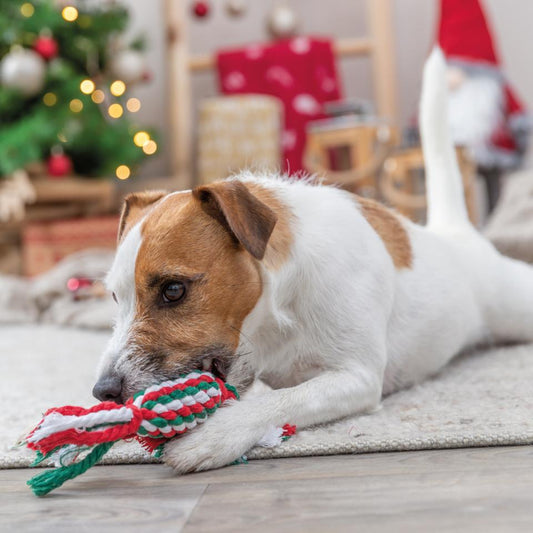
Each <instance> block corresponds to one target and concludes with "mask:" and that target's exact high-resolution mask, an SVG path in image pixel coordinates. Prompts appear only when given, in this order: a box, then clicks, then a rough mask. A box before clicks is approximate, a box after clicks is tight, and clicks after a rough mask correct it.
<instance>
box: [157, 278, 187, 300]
mask: <svg viewBox="0 0 533 533" xmlns="http://www.w3.org/2000/svg"><path fill="white" fill-rule="evenodd" d="M161 296H162V298H163V302H164V303H166V304H171V303H176V302H179V301H180V300H181V299H182V298H183V297H184V296H185V284H184V283H182V282H181V281H173V282H171V283H167V284H166V285H164V286H163V290H162V292H161Z"/></svg>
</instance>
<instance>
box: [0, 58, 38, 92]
mask: <svg viewBox="0 0 533 533" xmlns="http://www.w3.org/2000/svg"><path fill="white" fill-rule="evenodd" d="M45 76H46V63H45V61H44V60H43V58H42V57H41V56H40V55H39V54H37V53H36V52H34V51H33V50H28V49H26V48H20V49H16V50H12V51H11V52H9V53H8V54H6V55H5V56H4V58H3V59H2V61H1V62H0V81H1V83H2V85H4V86H5V87H8V88H10V89H16V90H19V91H20V92H21V93H22V94H24V95H25V96H33V95H35V94H37V93H38V92H39V91H40V90H41V89H42V88H43V85H44V78H45Z"/></svg>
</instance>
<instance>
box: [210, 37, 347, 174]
mask: <svg viewBox="0 0 533 533" xmlns="http://www.w3.org/2000/svg"><path fill="white" fill-rule="evenodd" d="M217 66H218V76H219V85H220V90H221V92H222V93H223V94H247V93H248V94H249V93H255V94H268V95H271V96H275V97H277V98H279V99H280V100H281V101H282V102H283V105H284V112H285V124H284V129H283V133H282V139H281V142H282V161H281V167H282V169H283V170H284V171H286V172H288V173H290V174H295V173H297V172H299V171H302V170H304V167H303V162H302V158H303V152H304V148H305V132H306V124H307V123H308V122H309V121H310V120H317V119H320V118H324V117H325V115H324V111H323V104H324V103H325V102H330V101H334V100H339V99H340V98H341V96H342V90H341V87H340V82H339V79H338V76H337V69H336V66H335V56H334V53H333V48H332V44H331V42H330V41H329V40H326V39H317V38H311V37H295V38H293V39H288V40H282V41H276V42H274V43H268V44H265V45H259V44H255V45H249V46H247V47H245V48H242V49H238V50H223V51H220V52H219V53H218V54H217Z"/></svg>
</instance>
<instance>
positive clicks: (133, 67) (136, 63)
mask: <svg viewBox="0 0 533 533" xmlns="http://www.w3.org/2000/svg"><path fill="white" fill-rule="evenodd" d="M110 68H111V72H112V74H113V76H114V77H115V78H116V79H118V80H122V81H123V82H124V83H125V84H126V85H131V84H133V83H138V82H139V81H141V80H142V79H143V77H144V75H145V73H146V71H147V68H146V59H145V57H144V55H143V54H142V53H141V52H138V51H136V50H122V51H120V52H118V53H117V55H116V56H115V57H113V59H111V64H110Z"/></svg>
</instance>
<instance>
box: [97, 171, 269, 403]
mask: <svg viewBox="0 0 533 533" xmlns="http://www.w3.org/2000/svg"><path fill="white" fill-rule="evenodd" d="M276 220H277V216H276V214H275V212H274V211H273V210H272V209H271V208H270V207H268V206H267V205H266V204H265V203H264V202H262V201H260V200H259V199H258V198H257V197H256V196H255V195H254V194H252V193H251V192H250V190H249V188H248V187H247V186H246V185H245V184H243V183H242V182H240V181H238V180H231V181H224V182H218V183H214V184H211V185H207V186H202V187H198V188H196V189H194V190H193V191H185V192H180V193H172V194H166V193H163V192H149V193H140V194H132V195H129V196H128V197H127V198H126V201H125V205H124V208H123V212H122V217H121V221H120V227H119V246H118V250H117V254H116V258H115V261H114V264H113V266H112V268H111V271H110V272H109V275H108V278H107V284H108V288H109V290H110V291H111V292H112V293H113V297H114V298H115V300H116V302H117V305H118V316H117V321H116V326H115V330H114V333H113V336H112V338H111V341H110V343H109V345H108V348H107V350H106V352H105V353H104V355H103V357H102V361H101V364H100V372H99V374H100V377H99V379H98V382H97V384H96V385H95V387H94V390H93V393H94V395H95V396H96V397H97V398H99V399H101V400H117V401H122V400H123V399H125V398H127V397H128V396H131V394H132V393H134V392H136V391H137V390H139V389H142V388H144V387H146V386H148V385H151V384H153V383H156V382H158V381H161V380H165V379H171V378H174V377H176V376H177V375H179V374H180V373H183V372H188V371H191V370H193V369H196V368H199V369H204V370H211V371H212V372H214V373H215V374H217V375H220V376H221V377H224V376H225V374H226V373H227V371H228V368H229V367H230V366H231V364H232V362H233V360H234V358H235V357H236V356H237V349H238V346H239V338H240V329H241V326H242V323H243V321H244V319H245V318H246V316H247V315H248V314H249V313H250V312H251V311H252V309H253V308H254V307H255V305H256V303H257V301H258V299H259V297H260V295H261V292H262V278H261V267H260V262H261V260H262V259H263V257H264V255H265V251H266V248H267V244H268V241H269V239H270V236H271V234H272V231H273V229H274V226H275V224H276Z"/></svg>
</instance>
